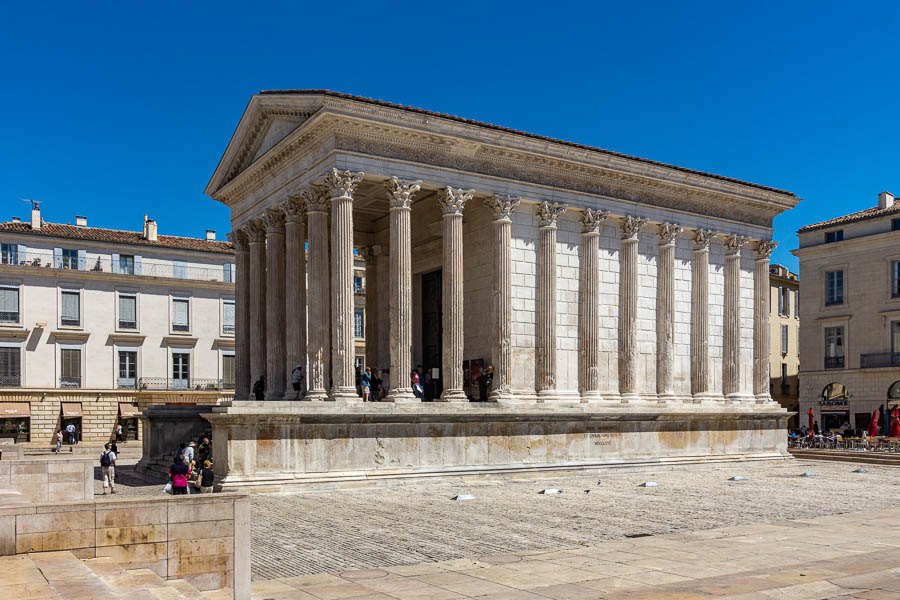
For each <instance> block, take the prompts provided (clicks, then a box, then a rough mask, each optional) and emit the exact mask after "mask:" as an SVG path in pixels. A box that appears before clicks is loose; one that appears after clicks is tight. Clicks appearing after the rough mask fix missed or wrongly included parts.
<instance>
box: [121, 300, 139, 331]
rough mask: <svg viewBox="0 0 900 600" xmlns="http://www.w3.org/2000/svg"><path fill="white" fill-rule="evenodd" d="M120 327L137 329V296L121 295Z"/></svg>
mask: <svg viewBox="0 0 900 600" xmlns="http://www.w3.org/2000/svg"><path fill="white" fill-rule="evenodd" d="M119 329H137V296H133V295H130V294H129V295H126V294H120V295H119Z"/></svg>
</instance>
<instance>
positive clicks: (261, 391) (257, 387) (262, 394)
mask: <svg viewBox="0 0 900 600" xmlns="http://www.w3.org/2000/svg"><path fill="white" fill-rule="evenodd" d="M253 395H254V396H255V397H256V399H257V400H265V399H266V376H265V375H260V376H259V379H257V380H256V383H254V384H253Z"/></svg>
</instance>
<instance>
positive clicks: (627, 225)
mask: <svg viewBox="0 0 900 600" xmlns="http://www.w3.org/2000/svg"><path fill="white" fill-rule="evenodd" d="M646 224H647V219H644V218H643V217H632V216H631V215H625V218H624V219H622V239H623V240H636V239H638V234H639V233H640V232H641V227H643V226H644V225H646Z"/></svg>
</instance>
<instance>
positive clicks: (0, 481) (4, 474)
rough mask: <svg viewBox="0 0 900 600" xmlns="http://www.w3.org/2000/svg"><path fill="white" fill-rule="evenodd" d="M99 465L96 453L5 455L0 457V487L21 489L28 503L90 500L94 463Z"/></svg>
mask: <svg viewBox="0 0 900 600" xmlns="http://www.w3.org/2000/svg"><path fill="white" fill-rule="evenodd" d="M5 454H6V453H5V452H4V455H5ZM99 464H100V459H99V455H98V457H97V458H82V457H77V458H76V457H74V456H60V457H41V458H22V459H16V460H6V459H5V458H4V459H3V460H0V488H8V489H12V490H15V491H17V492H20V493H21V494H22V495H23V496H25V497H26V498H27V499H28V500H30V501H31V502H68V501H72V500H90V499H92V498H93V497H94V465H99Z"/></svg>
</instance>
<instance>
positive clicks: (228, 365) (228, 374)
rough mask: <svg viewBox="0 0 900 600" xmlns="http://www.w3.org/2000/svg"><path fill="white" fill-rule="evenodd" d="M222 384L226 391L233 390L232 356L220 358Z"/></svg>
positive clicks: (226, 355)
mask: <svg viewBox="0 0 900 600" xmlns="http://www.w3.org/2000/svg"><path fill="white" fill-rule="evenodd" d="M222 384H223V387H224V388H225V389H226V390H233V389H234V354H225V355H223V356H222Z"/></svg>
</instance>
